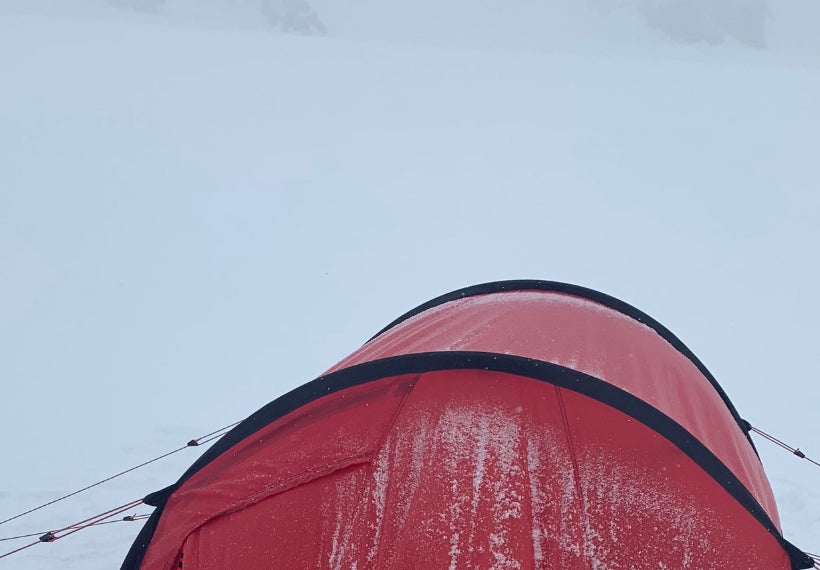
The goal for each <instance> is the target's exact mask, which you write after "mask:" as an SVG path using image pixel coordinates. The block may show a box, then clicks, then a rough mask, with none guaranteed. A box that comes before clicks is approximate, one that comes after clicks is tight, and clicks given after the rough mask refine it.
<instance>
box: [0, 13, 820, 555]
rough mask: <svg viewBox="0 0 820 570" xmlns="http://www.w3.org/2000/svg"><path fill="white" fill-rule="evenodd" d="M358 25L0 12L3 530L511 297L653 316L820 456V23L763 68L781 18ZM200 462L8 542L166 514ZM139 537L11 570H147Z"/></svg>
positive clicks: (815, 496) (630, 16) (785, 433)
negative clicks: (432, 310)
mask: <svg viewBox="0 0 820 570" xmlns="http://www.w3.org/2000/svg"><path fill="white" fill-rule="evenodd" d="M115 4H119V5H115ZM349 4H350V6H349V7H344V6H342V5H341V4H340V3H338V2H336V3H331V2H330V1H329V0H321V1H319V0H314V1H313V2H310V10H311V12H312V13H313V14H314V15H315V16H316V17H317V18H318V19H319V20H320V21H321V24H322V26H323V27H324V28H325V30H324V33H323V32H322V31H321V30H318V31H317V30H316V29H312V30H311V31H312V35H310V36H303V35H300V34H283V33H281V31H282V30H281V25H280V24H281V21H277V22H278V23H276V22H275V23H274V24H275V25H274V24H272V23H271V19H270V12H267V13H266V12H265V11H263V10H262V8H261V4H260V3H254V2H250V0H249V1H248V2H245V3H242V2H235V3H231V2H228V1H227V0H225V1H224V2H218V1H217V0H208V1H207V2H205V0H202V1H201V2H198V3H195V2H193V1H190V2H183V1H182V0H176V1H175V0H167V2H165V3H164V4H163V3H157V4H156V5H154V6H153V8H152V6H150V5H148V4H144V5H143V6H142V7H143V8H146V7H148V8H152V10H153V11H152V10H148V11H145V10H134V9H131V8H130V7H129V6H125V0H121V1H120V2H119V3H107V2H104V1H94V0H85V1H80V0H76V1H74V2H72V3H70V5H69V3H65V2H57V1H53V2H48V1H45V0H38V1H34V0H26V1H22V0H19V1H18V0H6V1H5V2H3V5H2V6H0V70H2V75H0V381H2V387H3V390H2V394H0V430H2V432H3V434H4V438H3V442H4V443H3V460H2V466H3V468H2V469H0V520H2V519H4V518H7V517H8V516H12V515H14V514H16V513H17V512H20V511H22V510H25V509H26V508H29V507H31V506H35V505H36V504H39V503H41V502H44V501H46V500H49V499H51V498H54V497H55V496H58V495H60V494H62V493H65V492H68V491H71V490H74V489H76V488H78V487H81V486H83V485H85V484H88V483H90V482H92V481H96V480H98V479H101V478H103V477H105V476H108V475H110V474H112V473H114V472H117V471H119V470H121V469H124V468H126V467H130V466H131V465H133V464H135V463H139V462H140V461H143V460H145V459H148V458H151V457H153V456H156V455H159V454H160V453H163V452H166V451H168V450H170V449H173V448H175V447H178V446H180V445H183V444H184V443H185V442H187V441H188V440H189V439H191V438H193V437H197V436H199V435H202V434H205V433H207V432H210V431H212V430H214V429H217V428H219V427H222V426H223V425H227V424H230V423H232V422H234V421H236V420H238V419H241V418H243V417H245V416H247V415H248V414H250V413H251V412H252V411H254V410H256V409H257V408H259V407H261V406H262V405H264V404H266V403H267V402H269V401H270V400H272V399H274V398H276V397H277V396H279V395H281V394H283V393H284V392H286V391H287V390H289V389H291V388H293V387H295V386H298V385H300V384H302V383H304V382H306V381H309V380H311V379H312V378H314V377H316V376H317V375H318V374H320V373H321V372H322V371H323V370H325V369H327V368H329V367H330V366H331V365H333V364H334V363H335V362H336V361H338V360H340V359H341V358H343V357H344V356H346V355H347V354H349V353H350V352H352V351H353V350H354V349H356V348H357V347H358V346H359V345H361V344H362V343H363V342H364V341H365V340H366V339H367V338H369V337H370V336H371V335H372V334H374V333H375V332H376V331H378V330H379V329H381V328H382V327H383V326H384V325H385V324H387V323H388V322H390V321H391V320H393V319H394V318H395V317H397V316H398V315H400V314H402V313H404V312H405V311H406V310H408V309H410V308H412V307H414V306H416V305H418V304H420V303H422V302H424V301H426V300H428V299H430V298H432V297H435V296H437V295H440V294H442V293H445V292H448V291H450V290H453V289H457V288H460V287H464V286H468V285H472V284H476V283H480V282H485V281H491V280H498V279H518V278H532V279H551V280H558V281H566V282H570V283H575V284H579V285H583V286H587V287H591V288H594V289H598V290H600V291H603V292H605V293H608V294H610V295H613V296H615V297H618V298H620V299H623V300H624V301H627V302H629V303H631V304H633V305H635V306H637V307H638V308H640V309H642V310H643V311H645V312H647V313H649V314H650V315H652V316H653V317H655V318H656V319H658V320H659V321H661V322H662V323H663V324H664V325H666V326H667V327H668V328H670V329H671V330H672V331H673V332H674V333H675V334H676V335H678V336H679V337H680V338H681V339H682V340H683V341H684V342H685V343H686V344H687V345H688V346H689V347H690V348H691V349H692V350H693V351H694V352H695V354H697V355H698V356H699V358H700V359H701V360H702V361H703V362H704V363H705V364H706V366H707V367H709V369H710V370H711V371H712V372H713V373H714V375H715V376H716V377H717V379H718V381H719V382H720V383H721V384H722V386H723V387H724V389H725V390H726V392H727V393H728V394H729V396H730V398H731V399H732V400H733V402H734V403H735V405H736V406H737V408H738V409H739V411H740V413H741V415H742V416H743V417H745V418H747V419H748V420H750V421H751V422H752V423H753V424H755V425H759V426H760V427H762V428H764V429H767V430H769V431H771V432H772V433H775V434H777V435H779V436H780V437H782V438H783V439H785V440H787V441H789V442H791V443H793V444H795V445H800V446H801V447H802V448H803V449H804V450H805V451H806V453H808V454H809V455H813V456H814V457H817V456H820V437H818V435H817V430H816V422H815V414H816V407H817V401H818V391H820V390H819V389H818V388H817V382H816V379H815V377H814V376H815V368H816V366H815V365H816V363H817V359H818V356H817V355H818V352H817V349H816V334H817V333H816V329H817V325H816V323H817V322H818V319H820V314H818V313H820V309H819V308H818V303H817V301H816V292H815V290H816V283H817V280H818V271H817V269H816V261H815V260H816V257H817V253H816V247H817V243H818V236H819V235H820V233H819V232H818V208H819V207H820V196H818V190H819V189H820V166H818V161H817V149H818V148H820V141H818V130H819V129H818V127H820V110H818V105H817V101H820V42H818V36H820V35H818V34H816V23H817V21H818V19H820V13H819V12H820V10H818V5H817V3H816V2H809V1H802V2H798V1H795V2H786V1H784V0H770V1H769V2H768V5H765V6H764V7H765V11H766V14H765V15H764V17H763V18H762V21H763V25H764V26H765V27H764V28H763V30H764V35H763V36H759V37H764V38H765V47H764V46H763V44H760V45H756V46H753V45H751V44H755V43H760V42H754V41H745V40H744V39H743V38H738V37H735V36H736V35H738V34H740V35H742V34H743V33H745V32H737V30H739V29H744V30H746V29H748V30H751V29H753V28H755V26H756V25H757V23H759V21H760V14H759V13H758V12H759V10H760V4H759V3H756V2H749V3H747V4H743V3H741V2H729V1H728V0H727V1H726V2H715V3H714V4H715V6H717V5H718V4H720V5H722V7H723V8H724V10H723V11H722V12H721V13H722V14H724V16H722V17H720V18H719V17H718V16H714V15H713V16H708V17H707V16H706V15H704V14H705V12H704V10H706V8H704V4H703V3H701V2H698V1H696V0H693V1H692V2H691V3H689V4H688V8H687V10H689V12H687V13H689V14H700V17H701V19H700V20H698V21H700V22H701V24H702V23H703V22H704V21H706V22H710V24H709V25H708V26H706V27H705V28H704V27H702V26H698V25H690V24H687V25H686V26H684V25H683V24H681V26H682V27H676V24H675V22H676V20H675V19H674V18H673V19H672V23H671V24H669V25H666V24H664V25H663V26H660V24H658V23H657V21H651V18H649V16H648V14H650V12H651V11H652V10H655V11H656V12H652V13H653V14H656V15H657V14H658V13H660V12H658V10H661V11H663V10H668V8H669V6H671V3H669V4H666V5H664V4H663V3H652V4H650V3H641V2H637V1H635V2H622V3H618V6H617V7H615V6H614V2H613V3H607V2H604V1H603V0H599V1H598V2H596V3H595V4H588V5H584V4H579V3H570V2H558V1H557V2H555V3H554V4H551V3H549V2H541V3H537V2H534V1H529V2H525V1H522V2H518V3H509V5H508V6H505V5H501V4H500V3H498V4H496V3H493V2H481V3H475V6H474V7H469V8H468V7H467V3H466V2H460V1H459V0H453V1H452V2H450V3H444V4H442V3H441V2H439V3H435V4H434V3H432V2H414V3H401V2H392V3H384V2H375V1H373V2H370V1H367V0H357V1H356V2H350V3H349ZM606 4H609V5H606ZM680 4H685V3H680ZM664 6H665V7H664ZM271 7H273V8H276V6H275V5H274V3H271V4H270V5H269V7H268V9H269V10H270V9H272V8H271ZM279 7H280V8H281V6H279ZM473 8H474V9H473ZM713 9H715V10H716V9H717V8H713ZM647 10H649V11H650V12H647ZM728 12H732V13H733V14H737V15H736V16H732V17H728V16H726V14H727V13H728ZM433 15H435V17H433ZM536 16H537V18H536ZM658 17H660V16H658ZM721 18H723V19H721ZM727 18H728V19H727ZM726 22H730V24H726ZM659 26H660V27H659ZM670 26H671V27H670ZM727 26H728V27H727ZM684 29H685V30H688V31H687V32H686V33H684V32H683V31H681V30H684ZM730 29H731V30H735V31H734V32H732V33H730V31H729V30H730ZM676 30H677V31H676ZM691 30H696V31H697V30H701V31H702V32H703V34H707V32H706V31H703V30H707V31H708V34H711V36H710V37H709V38H701V39H695V38H692V37H688V38H683V39H682V38H681V37H680V36H685V35H686V34H689V35H692V34H693V33H695V32H691ZM690 32H691V33H690ZM698 33H700V32H698ZM708 34H707V35H708ZM733 34H734V35H733ZM716 35H719V36H720V38H719V41H718V40H717V39H715V37H716ZM758 448H759V450H760V451H761V456H762V458H763V460H764V466H765V467H766V469H767V472H768V473H769V475H770V478H771V479H772V485H773V488H774V491H775V495H776V497H777V498H778V502H779V505H780V509H781V517H782V519H783V526H784V533H785V535H786V537H787V538H788V539H790V540H792V541H793V542H794V543H795V544H797V545H798V546H800V547H801V548H803V549H805V550H808V551H810V552H816V551H817V550H820V545H819V544H818V541H817V538H816V537H817V532H818V528H820V492H818V491H817V490H816V489H817V482H818V479H819V478H820V471H818V470H817V469H811V468H810V466H808V464H806V465H803V463H806V462H800V461H799V460H797V459H796V458H793V457H790V456H789V455H788V454H787V453H785V452H782V451H780V450H778V449H772V448H770V447H769V445H768V444H766V443H765V442H759V443H758ZM195 457H196V450H191V451H188V452H185V453H183V454H179V455H177V456H175V457H174V458H172V459H169V460H167V461H166V462H163V463H160V464H157V465H154V466H152V467H151V468H149V469H145V470H142V471H139V472H137V473H135V474H133V475H130V476H129V477H127V478H122V479H119V480H117V481H116V482H114V483H112V484H110V485H108V486H106V487H103V488H101V489H100V490H99V491H95V492H90V493H88V494H87V495H81V496H79V497H76V498H75V499H73V500H71V501H67V502H65V503H64V504H61V505H60V506H55V507H53V508H51V509H46V510H44V511H42V512H41V513H38V515H37V516H34V517H32V518H30V519H21V520H20V521H15V523H14V524H12V523H9V524H7V525H3V526H2V527H0V531H1V532H0V538H1V537H5V536H11V535H16V534H23V533H27V532H35V531H41V530H42V531H45V530H49V529H51V528H56V527H60V526H63V525H65V524H67V523H71V522H75V521H78V520H81V519H83V518H85V517H86V516H90V515H92V514H95V513H97V512H100V511H103V510H106V509H108V508H110V507H113V506H116V505H119V504H122V503H125V502H127V501H128V500H130V499H134V498H139V497H142V496H144V495H145V494H147V493H148V492H151V491H154V490H156V489H158V488H161V487H164V486H166V485H168V484H170V483H172V482H173V481H174V480H175V479H176V478H177V477H178V476H179V475H180V474H181V472H182V471H183V470H184V469H185V468H186V467H187V465H189V464H190V463H191V462H192V461H193V460H194V459H195ZM142 512H148V511H147V510H144V511H142ZM138 528H139V527H138V525H137V524H136V523H135V524H134V525H133V526H132V525H129V524H125V523H123V524H118V525H110V526H108V527H102V528H96V529H89V530H87V531H84V532H83V533H79V534H77V535H75V536H71V537H68V538H66V539H65V540H61V541H58V542H56V543H54V544H45V545H38V546H37V547H34V548H32V549H29V550H27V551H26V552H24V553H20V554H19V555H16V556H14V557H11V558H8V559H3V560H0V566H2V567H8V568H20V569H23V570H27V569H34V568H43V567H54V568H57V567H59V568H69V569H73V568H76V569H80V568H82V569H84V570H85V569H97V568H99V569H103V568H112V567H118V565H119V563H120V561H121V559H122V557H123V556H124V554H125V552H126V550H127V549H128V547H129V545H130V542H131V540H132V539H133V537H134V536H135V534H136V532H137V530H138ZM0 545H2V546H0V553H2V552H5V551H6V550H11V546H13V545H18V543H10V542H0ZM6 545H10V547H9V548H5V546H6Z"/></svg>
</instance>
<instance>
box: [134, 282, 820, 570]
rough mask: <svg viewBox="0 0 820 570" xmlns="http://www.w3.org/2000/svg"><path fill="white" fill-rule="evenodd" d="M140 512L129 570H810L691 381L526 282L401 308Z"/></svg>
mask: <svg viewBox="0 0 820 570" xmlns="http://www.w3.org/2000/svg"><path fill="white" fill-rule="evenodd" d="M146 502H149V504H155V505H156V506H157V507H158V508H157V510H156V512H155V513H154V515H153V516H152V517H151V519H149V521H148V523H147V524H146V526H145V527H144V529H143V531H142V532H141V533H140V535H139V537H138V538H137V540H136V542H135V543H134V545H133V546H132V548H131V551H130V552H129V554H128V557H127V559H126V561H125V562H124V564H123V568H124V569H128V570H137V569H139V570H168V569H170V568H180V567H181V568H184V569H185V570H205V569H214V570H224V569H226V568H241V569H243V570H254V569H259V570H261V569H265V570H267V569H269V568H327V569H336V568H339V569H341V568H345V569H350V568H355V569H359V570H363V569H365V568H451V569H456V568H498V569H519V568H520V569H528V568H544V569H546V568H551V569H552V568H564V569H574V568H578V569H581V568H584V569H587V568H607V569H618V568H636V567H640V568H692V569H704V568H766V569H769V570H787V569H792V568H806V567H810V566H811V561H810V560H809V559H808V558H807V557H806V555H804V554H803V553H802V552H800V551H799V550H797V549H796V548H794V547H793V546H791V545H790V544H789V543H788V542H787V541H785V540H784V539H783V537H782V535H781V532H780V526H779V521H778V515H777V508H776V505H775V502H774V499H773V496H772V492H771V489H770V487H769V483H768V481H767V479H766V476H765V474H764V472H763V468H762V466H761V463H760V461H759V459H758V457H757V454H756V452H755V449H754V447H753V445H752V444H751V440H750V439H749V437H748V433H747V429H746V424H745V422H743V421H742V420H741V418H740V416H739V415H738V413H737V412H736V410H735V409H734V407H733V406H732V404H731V402H730V401H729V399H728V398H727V397H726V395H725V394H724V392H723V391H722V390H721V388H720V387H719V386H718V384H717V382H716V381H715V379H714V378H713V377H712V375H711V374H710V373H709V371H708V370H707V369H706V368H705V367H704V366H703V364H702V363H701V362H700V361H699V360H698V359H697V358H696V357H695V356H694V355H693V354H692V353H691V352H690V351H689V350H688V349H687V348H686V346H684V345H683V343H682V342H681V341H680V340H678V339H677V338H676V337H675V336H674V335H673V334H672V333H670V332H669V331H668V330H667V329H666V328H664V327H663V326H662V325H660V324H659V323H657V322H656V321H655V320H653V319H652V318H650V317H648V316H647V315H645V314H643V313H641V312H640V311H638V310H637V309H635V308H634V307H631V306H629V305H627V304H626V303H623V302H621V301H618V300H617V299H613V298H612V297H609V296H606V295H603V294H601V293H598V292H595V291H591V290H589V289H584V288H581V287H577V286H572V285H566V284H560V283H553V282H543V281H509V282H499V283H490V284H486V285H480V286H476V287H471V288H468V289H463V290H460V291H456V292H454V293H451V294H449V295H445V296H443V297H440V298H438V299H434V300H433V301H431V302H429V303H426V304H424V305H422V306H421V307H419V308H417V309H415V310H414V311H411V312H410V313H408V314H406V315H404V316H403V317H401V318H399V319H397V320H396V321H394V322H393V323H391V325H389V326H388V327H387V328H385V329H384V330H383V331H381V332H380V333H379V334H378V335H376V336H375V337H374V338H373V339H371V340H370V341H369V342H367V343H366V344H365V345H364V346H363V347H362V348H361V349H359V350H358V351H356V352H355V353H353V354H352V355H351V356H349V357H348V358H346V359H345V360H343V361H342V362H340V363H339V364H337V365H336V366H334V367H333V368H332V369H330V370H329V371H328V372H327V373H326V374H324V375H323V376H321V377H320V378H318V379H316V380H314V381H312V382H309V383H307V384H305V385H303V386H301V387H300V388H297V389H296V390H293V391H292V392H290V393H288V394H286V395H284V396H282V397H280V398H278V399H277V400H275V401H273V402H271V403H270V404H268V405H267V406H265V407H263V408H262V409H260V410H259V411H257V412H256V413H254V414H252V415H251V416H250V417H249V418H247V419H246V420H245V421H244V422H242V423H241V424H240V425H238V426H237V427H236V428H235V429H233V431H231V432H230V433H228V434H227V435H226V436H225V437H224V438H222V439H221V440H220V441H219V442H218V443H217V444H216V445H215V446H214V447H213V448H211V449H210V450H208V452H206V453H205V454H204V455H203V456H202V457H201V458H200V459H199V460H198V461H197V462H196V463H195V464H194V465H193V466H192V467H191V468H190V469H189V470H188V471H187V472H186V473H185V474H184V475H183V476H182V477H181V478H180V480H179V482H177V483H176V484H175V485H173V486H172V487H170V488H168V489H165V490H163V491H160V492H158V493H155V494H154V495H152V496H149V497H148V498H147V499H146Z"/></svg>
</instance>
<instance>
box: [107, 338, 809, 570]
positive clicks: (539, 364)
mask: <svg viewBox="0 0 820 570" xmlns="http://www.w3.org/2000/svg"><path fill="white" fill-rule="evenodd" d="M439 370H489V371H494V372H503V373H507V374H513V375H516V376H520V377H526V378H532V379H535V380H540V381H542V382H546V383H549V384H552V385H555V386H558V387H561V388H565V389H568V390H572V391H574V392H577V393H580V394H583V395H585V396H588V397H590V398H593V399H595V400H597V401H599V402H602V403H604V404H606V405H609V406H611V407H613V408H615V409H617V410H620V411H621V412H623V413H625V414H627V415H629V416H630V417H632V418H634V419H635V420H637V421H640V422H641V423H643V424H644V425H646V426H647V427H649V428H650V429H652V430H654V431H655V432H656V433H658V434H659V435H661V436H663V437H665V438H666V439H668V440H669V441H670V442H672V443H673V444H674V445H675V446H677V447H678V448H679V449H680V450H681V451H682V452H683V453H685V454H686V455H687V456H689V457H690V458H691V459H692V460H693V461H694V462H695V463H697V464H698V465H699V466H700V467H701V468H702V469H703V470H704V471H705V472H706V473H708V474H709V475H710V476H711V477H713V478H714V480H715V481H716V482H718V483H719V484H720V485H721V486H722V487H723V488H724V489H725V490H726V492H727V493H729V494H730V495H731V496H732V497H734V498H735V500H737V501H738V502H739V503H740V504H741V505H742V506H743V507H744V508H745V509H746V510H747V511H748V512H749V513H750V514H751V515H752V516H753V517H754V518H755V519H756V520H757V521H758V522H759V523H760V524H761V525H762V526H763V527H764V528H765V529H766V530H768V531H769V532H770V533H771V534H772V535H773V536H774V537H775V538H776V539H777V540H778V541H779V543H780V544H781V546H782V547H783V549H784V550H785V552H786V553H787V555H788V556H789V559H790V561H791V565H792V568H793V570H799V569H804V568H811V567H812V565H813V562H812V561H811V559H810V558H809V557H808V556H807V555H806V554H805V553H803V552H802V551H801V550H799V549H798V548H796V547H795V546H793V545H792V544H791V543H789V542H788V541H786V540H785V539H784V538H783V536H782V535H781V534H780V532H779V531H778V530H777V527H776V526H775V525H774V523H773V522H772V520H771V519H770V518H769V516H768V514H767V513H766V511H765V510H764V509H763V507H762V506H761V505H760V503H758V502H757V500H756V499H755V498H754V496H753V495H752V494H751V493H750V492H749V490H748V489H746V487H744V486H743V484H742V483H741V482H740V480H738V478H737V477H736V476H735V474H734V473H732V471H731V470H730V469H729V468H728V467H726V465H724V464H723V462H722V461H720V459H718V458H717V457H716V456H715V455H714V454H713V453H712V452H711V451H710V450H709V449H708V448H706V446H704V445H703V444H702V443H701V442H700V441H698V440H697V439H696V438H695V437H694V436H693V435H692V434H691V433H689V432H688V431H687V430H686V429H685V428H683V426H681V425H680V424H678V423H677V422H675V421H674V420H672V419H671V418H670V417H669V416H667V415H665V414H663V413H662V412H660V411H658V410H657V409H655V408H653V407H652V406H650V405H649V404H647V403H646V402H644V401H643V400H641V399H639V398H636V397H635V396H633V395H632V394H629V393H628V392H626V391H624V390H622V389H620V388H617V387H615V386H613V385H611V384H609V383H607V382H604V381H603V380H600V379H598V378H595V377H593V376H590V375H588V374H584V373H582V372H578V371H577V370H573V369H570V368H565V367H563V366H559V365H557V364H552V363H548V362H543V361H540V360H534V359H530V358H524V357H520V356H513V355H504V354H494V353H486V352H457V351H453V352H431V353H421V354H409V355H402V356H394V357H390V358H385V359H380V360H374V361H371V362H365V363H362V364H358V365H355V366H351V367H349V368H344V369H342V370H338V371H336V372H333V373H331V374H328V375H326V376H322V377H320V378H317V379H316V380H313V381H312V382H309V383H307V384H305V385H303V386H300V387H298V388H296V389H294V390H292V391H290V392H288V393H287V394H285V395H284V396H282V397H280V398H277V399H276V400H274V401H273V402H271V403H269V404H268V405H266V406H264V407H263V408H261V409H260V410H258V411H257V412H255V413H254V414H252V415H251V416H250V417H248V418H247V419H246V420H244V421H243V422H242V423H240V424H239V425H238V426H236V427H235V428H234V429H232V430H231V431H230V432H228V433H227V434H226V435H225V436H223V437H222V438H221V439H220V440H219V441H217V442H216V443H215V444H214V445H213V446H212V447H211V448H210V449H208V450H207V451H206V452H205V453H204V454H203V455H202V456H201V457H200V458H199V459H198V460H197V461H196V462H195V463H194V464H193V465H192V466H191V467H190V468H189V469H188V470H187V471H186V472H185V473H184V474H183V475H182V477H181V478H180V479H179V481H178V482H177V483H176V484H175V485H172V486H171V487H168V488H166V489H163V490H162V491H159V492H157V493H154V494H152V495H149V496H148V497H146V503H148V504H152V505H155V506H156V507H157V509H156V510H155V511H154V513H153V514H152V515H151V517H150V518H149V519H148V521H147V522H146V524H145V526H144V527H143V528H142V530H141V531H140V533H139V536H138V537H137V539H136V540H135V542H134V544H133V545H132V546H131V549H130V551H129V552H128V555H127V556H126V559H125V561H124V562H123V565H122V567H121V570H138V569H139V566H140V564H141V562H142V559H143V557H144V555H145V552H146V551H147V549H148V544H149V543H150V541H151V539H152V537H153V534H154V531H155V529H156V527H157V524H158V522H159V518H160V517H161V516H162V511H163V508H164V506H165V504H166V501H167V500H168V498H169V497H170V495H171V494H172V493H173V492H174V491H175V490H176V489H177V488H179V487H180V486H181V485H182V484H184V483H185V482H186V481H187V480H188V479H190V478H191V477H192V476H193V475H194V474H195V473H197V472H198V471H199V470H201V469H202V468H204V467H205V466H207V465H208V464H209V463H210V462H211V461H213V460H214V459H216V458H217V457H219V456H220V455H221V454H223V453H225V452H226V451H228V450H229V449H230V448H231V447H233V446H234V445H236V444H237V443H239V442H241V441H242V440H244V439H245V438H247V437H249V436H251V435H253V434H254V433H255V432H257V431H259V430H260V429H262V428H264V427H265V426H267V425H268V424H270V423H271V422H273V421H275V420H277V419H278V418H281V417H282V416H284V415H286V414H288V413H290V412H292V411H294V410H296V409H298V408H299V407H301V406H304V405H305V404H308V403H310V402H312V401H314V400H316V399H318V398H321V397H322V396H325V395H328V394H332V393H334V392H338V391H340V390H344V389H346V388H350V387H352V386H357V385H359V384H364V383H367V382H373V381H377V380H380V379H383V378H389V377H393V376H400V375H404V374H423V373H425V372H433V371H439Z"/></svg>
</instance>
